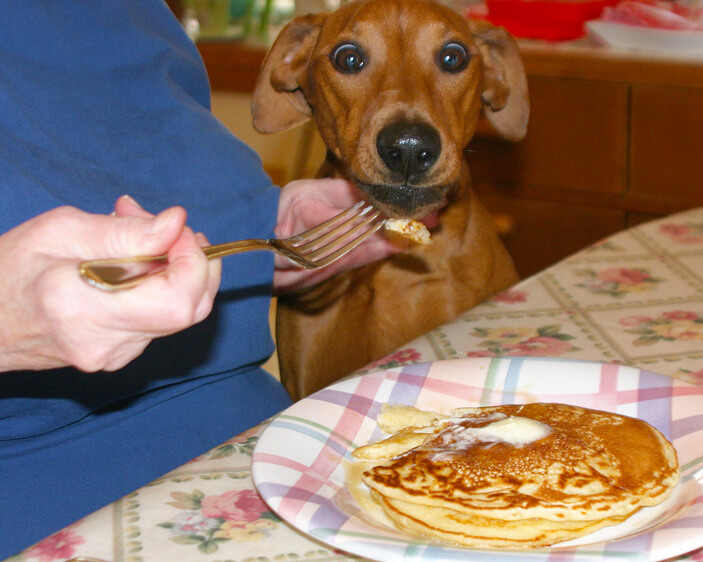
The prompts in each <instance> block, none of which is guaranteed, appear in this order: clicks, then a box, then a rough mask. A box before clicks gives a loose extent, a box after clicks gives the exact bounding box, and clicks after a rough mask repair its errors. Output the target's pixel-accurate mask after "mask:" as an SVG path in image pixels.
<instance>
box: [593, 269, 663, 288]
mask: <svg viewBox="0 0 703 562" xmlns="http://www.w3.org/2000/svg"><path fill="white" fill-rule="evenodd" d="M598 277H599V278H600V279H602V280H603V281H609V282H611V283H620V284H621V285H638V284H639V283H642V281H644V280H646V279H649V278H650V277H651V275H649V273H647V272H646V271H643V270H641V269H628V268H626V267H612V268H610V269H604V270H603V271H600V272H599V273H598Z"/></svg>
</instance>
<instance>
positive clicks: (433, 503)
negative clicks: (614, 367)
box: [354, 403, 678, 548]
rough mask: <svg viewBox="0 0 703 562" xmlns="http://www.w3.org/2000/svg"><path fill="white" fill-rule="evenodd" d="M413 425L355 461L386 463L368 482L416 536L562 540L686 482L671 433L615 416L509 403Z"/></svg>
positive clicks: (510, 542) (529, 542)
mask: <svg viewBox="0 0 703 562" xmlns="http://www.w3.org/2000/svg"><path fill="white" fill-rule="evenodd" d="M404 408H407V407H404ZM391 410H392V408H391ZM405 413H406V414H412V412H408V411H407V410H406V411H405ZM383 415H384V416H385V418H386V419H390V418H391V417H392V416H390V415H389V413H388V412H385V413H384V414H383ZM413 416H415V417H414V418H413ZM408 419H415V420H420V423H422V420H423V419H432V418H428V417H427V416H426V414H425V417H424V418H423V417H422V416H419V415H415V414H413V415H409V418H408ZM397 425H399V424H397V420H396V427H397ZM408 425H410V426H411V427H409V428H407V429H404V430H402V431H401V432H400V433H398V434H397V435H396V436H392V437H390V438H389V439H388V440H386V441H385V442H381V443H377V444H374V445H369V446H366V447H361V448H359V449H357V451H355V452H354V456H356V457H357V458H363V459H374V458H375V459H378V460H379V462H381V461H385V462H382V463H381V464H379V465H378V466H375V467H373V468H371V469H369V470H367V471H366V472H365V473H364V475H363V481H364V482H365V483H366V485H367V486H368V487H369V488H370V489H371V490H372V493H373V496H374V498H375V499H376V500H377V501H378V502H379V503H380V505H381V506H382V507H383V509H384V511H385V512H386V514H387V515H388V516H389V517H390V518H391V520H393V522H394V523H395V524H396V525H397V526H398V527H399V528H401V529H404V530H406V531H408V532H410V533H412V534H415V535H420V536H429V537H435V538H440V539H442V540H448V541H451V542H456V543H459V544H465V545H470V546H491V547H496V546H497V547H513V548H519V547H528V546H529V547H533V546H544V545H549V544H554V543H556V542H559V541H563V540H568V539H571V538H575V537H578V536H582V535H584V534H586V533H590V532H592V531H594V530H596V529H598V528H601V527H603V526H606V525H613V524H616V523H618V522H620V521H622V520H624V519H625V518H627V517H629V516H630V515H632V514H633V513H635V512H636V511H637V510H639V509H640V508H641V507H645V506H651V505H655V504H657V503H660V502H661V501H663V500H664V499H665V498H666V497H667V496H668V495H669V493H670V492H671V489H672V488H673V487H674V486H675V485H676V483H677V482H678V461H677V457H676V452H675V450H674V448H673V446H672V445H671V444H670V443H669V442H668V441H667V440H666V439H665V438H664V437H663V436H662V434H661V433H660V432H659V431H657V430H656V429H655V428H653V427H652V426H650V425H649V424H647V423H645V422H643V421H642V420H639V419H636V418H630V417H627V416H621V415H618V414H613V413H610V412H603V411H598V410H590V409H585V408H581V407H577V406H569V405H564V404H543V403H537V404H525V405H504V406H493V407H487V408H467V409H463V410H460V411H455V412H454V413H453V415H452V417H444V418H442V417H439V416H437V417H436V418H434V421H432V422H431V424H430V425H429V426H426V427H418V424H417V423H410V424H408ZM391 455H395V456H393V458H390V459H389V458H388V457H389V456H391Z"/></svg>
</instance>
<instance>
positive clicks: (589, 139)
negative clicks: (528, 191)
mask: <svg viewBox="0 0 703 562" xmlns="http://www.w3.org/2000/svg"><path fill="white" fill-rule="evenodd" d="M529 88H530V99H531V105H532V108H531V114H530V123H529V128H528V133H527V137H526V138H525V139H524V140H523V141H521V142H519V143H517V144H512V143H508V142H505V141H502V140H499V139H497V138H495V137H477V138H475V139H474V141H473V142H472V143H471V145H470V147H469V149H470V152H469V165H470V166H471V173H472V176H473V177H474V181H475V183H477V184H481V183H487V184H491V185H494V186H495V185H500V184H508V185H511V184H512V185H521V186H531V187H533V188H534V187H548V188H560V189H573V190H578V191H588V192H601V193H604V192H606V193H607V192H610V193H616V192H624V191H625V190H626V189H627V149H628V139H627V134H628V133H627V127H628V117H627V111H628V105H627V104H628V89H627V84H623V83H613V82H598V81H591V80H557V79H552V78H538V77H530V78H529Z"/></svg>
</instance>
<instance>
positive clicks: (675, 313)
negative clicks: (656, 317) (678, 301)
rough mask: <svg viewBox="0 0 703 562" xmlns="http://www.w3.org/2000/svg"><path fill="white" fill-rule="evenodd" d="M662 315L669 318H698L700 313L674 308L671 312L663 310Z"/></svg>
mask: <svg viewBox="0 0 703 562" xmlns="http://www.w3.org/2000/svg"><path fill="white" fill-rule="evenodd" d="M662 317H663V318H667V319H669V320H696V319H697V318H698V314H696V313H695V312H687V311H685V310H672V311H671V312H662Z"/></svg>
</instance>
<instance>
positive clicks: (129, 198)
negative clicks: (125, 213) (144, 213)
mask: <svg viewBox="0 0 703 562" xmlns="http://www.w3.org/2000/svg"><path fill="white" fill-rule="evenodd" d="M122 199H125V200H127V201H129V202H130V203H131V204H132V205H134V206H135V207H137V208H138V209H142V208H143V207H142V206H141V205H140V204H139V203H137V202H136V200H135V199H134V198H133V197H132V196H131V195H127V194H126V193H125V194H124V195H123V196H122Z"/></svg>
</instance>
